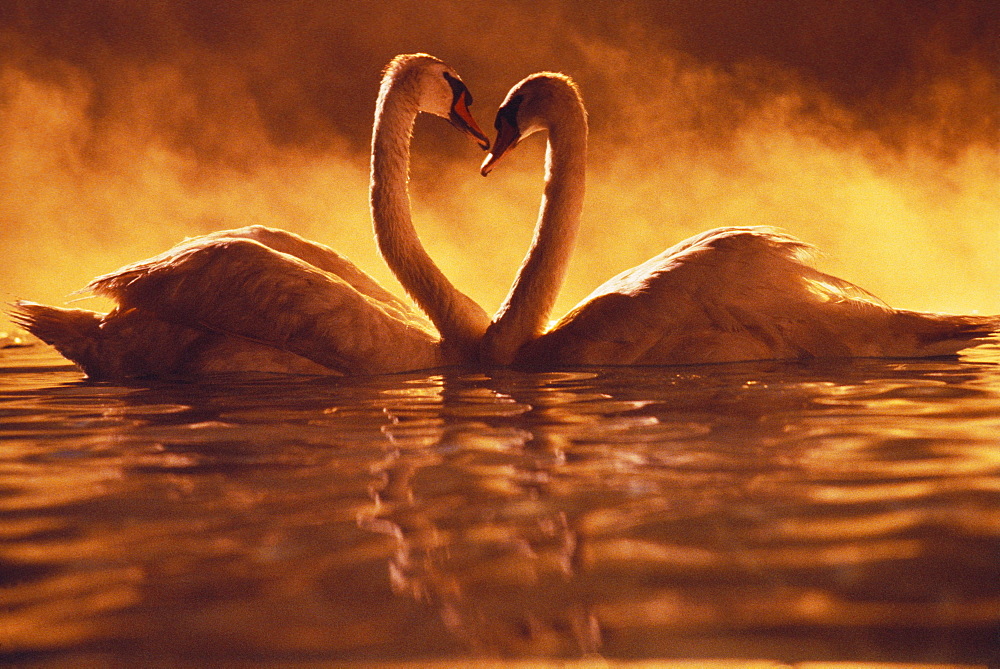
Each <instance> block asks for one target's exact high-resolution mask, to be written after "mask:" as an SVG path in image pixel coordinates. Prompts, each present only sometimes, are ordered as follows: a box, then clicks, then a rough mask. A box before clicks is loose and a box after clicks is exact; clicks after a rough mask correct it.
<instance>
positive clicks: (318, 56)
mask: <svg viewBox="0 0 1000 669" xmlns="http://www.w3.org/2000/svg"><path fill="white" fill-rule="evenodd" d="M603 4H604V5H605V6H601V5H600V4H599V3H581V2H573V1H570V0H566V1H559V0H531V1H527V0H523V1H522V0H517V1H510V0H508V1H503V0H496V1H491V2H463V3H447V2H438V3H431V2H415V1H414V2H408V1H383V2H351V3H342V2H331V3H325V2H306V1H303V0H299V1H294V0H293V1H286V2H281V3H275V2H272V1H270V0H243V1H242V2H239V3H206V2H203V0H164V1H162V2H145V1H136V0H61V1H58V2H57V1H45V2H43V1H41V0H35V1H30V0H7V1H6V2H3V3H2V4H0V248H2V249H3V255H2V257H0V296H2V298H3V301H4V302H10V301H13V300H15V299H19V298H23V299H31V300H35V301H41V302H47V303H51V304H65V303H66V302H67V301H69V300H72V299H74V296H72V295H70V293H71V292H72V291H74V290H76V289H78V288H80V287H82V286H83V285H84V284H85V283H86V282H87V281H88V280H89V279H91V278H92V277H93V276H95V275H98V274H102V273H104V272H108V271H111V270H113V269H115V268H117V267H119V266H121V265H123V264H125V263H128V262H131V261H134V260H138V259H140V258H143V257H147V256H150V255H154V254H156V253H159V252H161V251H163V250H164V249H165V248H167V247H168V246H170V245H172V244H173V243H175V242H177V241H179V240H181V239H183V238H184V237H186V236H191V235H196V234H201V233H206V232H210V231H212V230H217V229H223V228H229V227H238V226H243V225H247V224H251V223H262V224H266V225H270V226H275V227H280V228H284V229H287V230H290V231H293V232H297V233H299V234H301V235H304V236H305V237H307V238H310V239H313V240H316V241H319V242H322V243H324V244H328V245H330V246H332V247H333V248H334V249H336V250H338V251H340V252H341V253H343V254H345V255H347V256H348V257H349V258H351V259H352V260H353V261H355V262H356V263H357V264H358V265H359V266H361V267H362V268H363V269H364V270H366V271H368V272H369V273H371V274H372V275H373V276H375V277H376V278H377V279H378V280H379V281H381V282H382V283H383V284H384V285H387V286H389V287H390V288H391V289H392V290H394V291H395V292H397V293H400V294H401V290H400V289H399V288H398V284H397V283H396V282H395V281H394V280H393V279H392V277H391V274H390V273H389V271H388V269H387V268H386V267H385V265H384V263H383V262H382V260H381V258H380V257H379V256H378V253H377V250H376V248H375V244H374V241H373V239H372V232H371V223H370V220H369V214H368V203H367V196H368V187H367V181H368V150H369V140H370V128H371V121H372V114H373V109H374V102H375V95H376V92H377V88H378V82H379V76H380V72H381V69H382V67H383V66H384V65H385V63H387V62H388V61H389V60H390V59H391V58H392V57H393V56H394V55H396V54H399V53H407V52H414V51H425V52H428V53H431V54H433V55H435V56H438V57H440V58H442V59H443V60H445V61H446V62H448V63H449V64H450V65H452V66H453V67H454V68H455V69H456V70H457V71H458V72H459V73H460V74H461V76H462V77H463V79H464V80H465V82H466V83H467V84H468V86H469V88H470V90H471V91H472V93H473V96H474V98H475V103H474V105H473V107H472V111H473V114H474V115H475V116H476V118H477V120H478V121H479V122H480V125H482V126H483V128H484V129H488V130H489V131H490V133H489V134H491V135H492V123H493V114H494V112H495V111H496V108H497V106H498V105H499V104H500V102H501V101H502V99H503V97H504V95H505V94H506V91H507V90H508V88H509V87H510V86H512V85H513V84H514V83H516V82H517V81H518V80H520V79H521V78H522V77H524V76H525V75H527V74H530V73H531V72H535V71H539V70H557V71H561V72H565V73H566V74H569V75H570V76H572V77H574V78H575V79H576V80H577V82H578V83H579V84H580V87H581V90H582V92H583V96H584V99H585V101H586V102H587V104H588V110H589V114H590V123H591V149H590V159H589V165H590V168H589V172H588V191H587V201H586V206H585V209H584V221H583V228H582V230H581V234H580V241H579V244H578V247H577V251H576V253H575V255H574V258H573V263H572V265H571V267H570V274H569V277H568V279H567V283H566V286H565V287H564V289H563V292H562V294H561V296H560V300H559V303H558V305H557V312H558V313H559V314H561V313H562V312H563V311H565V310H566V309H568V308H569V307H571V306H572V305H573V304H575V303H576V302H577V301H578V300H579V299H581V298H582V297H584V296H585V295H586V294H588V293H589V292H590V291H591V290H592V289H593V288H594V287H596V286H597V285H598V284H600V283H602V282H603V281H604V280H605V279H607V278H609V277H610V276H612V275H614V274H616V273H617V272H619V271H621V270H623V269H626V268H628V267H631V266H633V265H636V264H638V263H640V262H642V261H644V260H646V259H647V258H649V257H650V256H652V255H654V254H656V253H659V252H660V251H662V250H663V249H664V248H665V247H667V246H671V245H673V244H674V243H676V242H678V241H680V240H681V239H683V238H684V237H687V236H688V235H691V234H693V233H696V232H700V231H702V230H705V229H707V228H711V227H715V226H719V225H745V224H770V225H776V226H779V227H781V228H783V229H785V230H787V231H789V232H791V233H792V234H794V235H796V236H798V237H800V238H802V239H804V240H806V241H808V242H811V243H813V244H815V245H817V246H818V247H819V248H820V250H821V251H822V252H823V255H821V256H820V257H819V258H818V261H817V262H818V265H819V267H820V268H821V269H823V270H824V271H828V272H831V273H834V274H837V275H839V276H841V277H843V278H845V279H848V280H850V281H853V282H855V283H857V284H859V285H860V286H862V287H863V288H866V289H868V290H870V291H871V292H873V293H875V294H876V295H878V296H879V297H881V298H882V299H884V300H885V301H886V302H888V303H889V304H891V305H893V306H898V307H906V308H913V309H926V310H941V311H953V312H972V311H978V312H980V313H1000V154H998V147H1000V140H998V117H1000V87H998V82H1000V71H998V70H1000V16H998V15H1000V4H998V3H997V2H996V0H980V1H977V2H973V1H962V0H954V1H943V0H942V1H939V2H930V1H928V2H923V1H922V2H908V1H903V0H898V1H896V2H864V1H862V0H850V1H837V0H813V1H805V2H802V1H799V0H795V1H792V0H779V1H776V2H768V3H760V2H742V3H741V2H733V1H729V0H675V1H662V2H653V1H638V0H633V1H631V2H628V1H626V2H607V3H603ZM543 150H544V142H543V141H542V139H541V138H540V137H533V138H531V139H530V140H528V141H526V142H525V143H524V146H523V147H521V148H520V149H519V150H518V151H517V152H515V153H514V154H512V155H511V156H510V157H508V158H507V159H506V160H505V161H504V162H503V163H502V164H501V165H500V166H498V167H497V169H496V170H494V172H493V173H492V174H491V175H490V176H489V177H488V178H483V177H481V176H479V173H478V167H479V164H480V162H481V161H482V159H483V157H484V154H483V153H482V152H481V151H480V150H479V149H478V148H477V147H476V146H475V144H474V143H473V142H471V141H469V140H468V138H466V137H463V136H462V135H460V134H459V133H457V132H455V131H454V130H453V129H451V128H450V127H449V126H448V124H447V123H446V122H445V121H443V120H441V119H436V118H422V119H421V120H420V121H419V122H418V124H417V129H416V136H415V140H414V150H413V158H414V163H413V167H412V183H411V192H412V194H413V203H414V220H415V223H416V225H417V228H418V230H419V231H420V233H421V237H422V239H423V240H424V243H425V245H426V246H427V248H428V251H429V253H430V254H431V256H432V257H433V258H434V259H435V260H436V261H437V262H438V264H439V265H440V266H441V267H442V269H443V270H444V272H445V274H447V275H448V276H449V277H450V278H451V279H452V280H453V281H454V282H455V283H456V284H457V285H458V286H459V287H460V288H461V289H462V290H464V291H465V292H467V293H468V294H469V295H470V296H472V297H473V298H474V299H475V300H476V301H478V302H479V303H480V304H482V305H483V306H484V307H485V308H486V309H487V311H490V312H492V311H493V310H494V309H495V308H496V307H497V305H498V304H499V302H500V301H501V300H502V298H503V296H504V295H505V294H506V291H507V289H508V287H509V285H510V281H511V279H512V278H513V275H514V273H515V271H516V269H517V267H518V265H519V263H520V259H521V257H522V255H523V253H524V251H525V249H526V247H527V244H528V241H529V239H530V236H531V230H532V226H533V224H534V222H535V218H536V213H537V207H538V200H539V197H540V195H541V177H542V157H543ZM76 306H81V307H88V308H97V309H105V308H106V307H107V305H106V304H105V303H103V302H100V301H98V300H85V301H82V302H79V303H77V304H76Z"/></svg>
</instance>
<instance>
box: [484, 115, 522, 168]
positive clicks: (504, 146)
mask: <svg viewBox="0 0 1000 669" xmlns="http://www.w3.org/2000/svg"><path fill="white" fill-rule="evenodd" d="M496 125H497V140H496V141H495V142H494V143H493V150H492V151H490V155H488V156H486V160H484V161H483V165H482V167H480V168H479V173H480V174H482V175H483V176H486V175H487V174H489V173H490V172H492V171H493V168H494V167H495V166H496V164H497V162H499V160H500V159H501V158H503V157H504V156H506V155H507V154H508V153H509V152H510V150H511V149H513V148H514V147H515V146H517V143H518V142H519V141H521V131H520V130H518V129H517V125H515V124H514V123H512V122H511V121H510V120H509V119H508V118H507V116H506V115H505V114H498V115H497V124H496Z"/></svg>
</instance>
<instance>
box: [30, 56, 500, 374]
mask: <svg viewBox="0 0 1000 669" xmlns="http://www.w3.org/2000/svg"><path fill="white" fill-rule="evenodd" d="M471 102H472V97H471V95H470V93H469V91H468V89H467V88H466V86H465V84H464V83H463V82H462V80H461V79H460V78H459V76H458V74H457V73H456V72H455V71H454V70H453V69H451V68H450V67H448V66H447V65H446V64H445V63H443V62H442V61H440V60H438V59H437V58H434V57H433V56H429V55H427V54H408V55H402V56H397V57H396V58H395V59H393V60H392V61H391V62H390V63H389V64H388V66H387V67H386V69H385V71H384V72H383V76H382V81H381V85H380V89H379V94H378V101H377V103H376V108H375V122H374V127H373V132H372V145H371V147H372V152H371V155H372V158H371V190H370V203H371V211H372V220H373V224H374V227H375V233H376V238H377V241H378V244H379V248H380V250H381V252H382V254H383V256H384V258H385V259H386V261H387V263H388V264H389V266H390V268H391V269H393V270H394V271H395V272H396V274H397V276H398V277H399V279H400V282H401V283H402V285H403V286H404V288H405V289H406V290H407V292H408V293H409V294H410V295H411V296H412V297H413V299H414V300H415V301H416V303H417V304H418V305H419V306H420V308H421V309H423V310H424V311H425V312H426V313H427V315H428V316H429V317H430V320H431V322H432V323H433V326H431V325H430V323H428V322H427V321H426V320H425V319H424V318H423V317H421V316H420V315H419V314H418V313H416V312H415V311H414V310H413V309H412V308H410V307H409V306H407V304H406V303H404V302H403V301H402V300H400V299H398V298H396V297H395V296H393V295H392V294H390V293H389V292H388V291H386V290H385V289H384V288H382V287H381V286H379V285H378V283H377V282H376V281H375V280H374V279H373V278H372V277H370V276H369V275H368V274H366V273H365V272H363V271H362V270H361V269H359V268H358V267H356V266H355V265H354V264H353V263H351V262H350V261H349V260H347V259H346V258H344V257H342V256H340V255H339V254H337V253H336V252H334V251H333V250H331V249H330V248H328V247H326V246H323V245H321V244H317V243H314V242H310V241H307V240H305V239H303V238H302V237H300V236H298V235H296V234H294V233H291V232H284V231H281V230H276V229H272V228H268V227H264V226H249V227H245V228H240V229H236V230H226V231H221V232H215V233H211V234H208V235H204V236H201V237H196V238H193V239H188V240H185V241H183V242H181V243H180V244H178V245H177V246H175V247H173V248H171V249H169V250H168V251H166V252H165V253H162V254H160V255H158V256H155V257H153V258H150V259H147V260H143V261H140V262H137V263H133V264H131V265H127V266H125V267H122V268H121V269H118V270H117V271H114V272H112V273H110V274H106V275H104V276H99V277H97V278H96V279H94V280H92V281H91V282H90V283H89V284H88V285H87V286H86V287H85V288H84V289H83V290H84V291H90V292H92V293H95V294H98V295H103V296H106V297H109V298H111V299H113V300H114V301H115V302H116V303H117V304H116V306H115V308H114V309H113V310H112V311H111V312H110V313H107V314H100V313H97V312H94V311H87V310H83V309H64V308H59V307H51V306H45V305H41V304H37V303H33V302H27V301H20V302H18V303H16V304H15V305H14V308H13V310H12V312H11V317H12V319H13V320H14V321H15V322H17V323H18V324H19V325H21V326H22V327H24V328H25V329H26V330H28V331H29V332H31V333H33V334H34V335H36V336H37V337H39V338H40V339H42V340H43V341H45V342H47V343H49V344H51V345H52V346H54V347H55V348H56V349H57V350H58V351H59V352H60V353H62V354H63V355H64V356H65V357H67V358H69V359H70V360H72V361H73V362H75V363H77V364H78V365H79V366H80V367H81V368H82V369H83V370H84V372H85V373H86V374H87V376H88V378H91V379H98V380H100V379H106V380H115V379H126V378H131V377H159V376H173V375H182V376H192V375H193V376H198V375H202V374H208V373H213V372H247V371H258V372H284V373H305V374H377V373H391V372H400V371H409V370H415V369H425V368H433V367H438V366H442V365H450V364H459V363H463V362H466V361H468V360H475V357H476V354H477V350H478V342H479V339H480V338H481V337H482V334H483V332H485V330H486V327H487V326H488V324H489V316H488V315H487V314H486V313H485V312H484V311H483V310H482V309H481V308H480V307H479V306H478V305H477V304H475V303H474V302H473V301H472V300H471V299H469V298H468V297H467V296H465V295H464V294H462V293H460V292H459V291H458V290H457V289H456V288H455V287H454V286H453V285H452V284H451V283H450V282H449V281H448V280H447V279H446V278H445V277H444V275H443V274H442V273H441V272H440V270H438V268H437V267H436V266H435V265H434V263H433V262H432V261H431V260H430V258H429V257H428V256H427V254H426V253H425V252H424V249H423V247H422V246H421V244H420V241H419V239H418V238H417V235H416V231H415V230H414V228H413V223H412V220H411V218H410V202H409V196H408V193H407V181H408V171H409V160H410V138H411V135H412V131H413V126H414V122H415V119H416V117H417V115H418V113H420V112H427V113H431V114H435V115H437V116H442V117H444V118H447V119H449V120H450V121H451V123H452V124H453V125H454V126H455V127H456V128H458V129H459V130H461V131H462V132H464V133H466V134H468V135H470V136H471V137H472V138H473V139H475V140H476V141H477V142H478V143H479V144H480V146H481V147H482V148H483V149H488V148H489V141H488V140H487V138H486V136H485V134H484V133H483V132H482V130H481V129H480V128H479V126H478V125H477V124H476V121H475V120H474V119H473V117H472V115H471V114H470V112H469V109H468V106H469V104H471ZM435 327H436V330H435Z"/></svg>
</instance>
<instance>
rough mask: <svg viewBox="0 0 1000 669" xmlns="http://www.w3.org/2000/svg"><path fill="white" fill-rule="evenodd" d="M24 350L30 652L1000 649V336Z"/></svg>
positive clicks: (5, 441) (4, 446)
mask: <svg viewBox="0 0 1000 669" xmlns="http://www.w3.org/2000/svg"><path fill="white" fill-rule="evenodd" d="M994 359H995V358H994ZM0 365H2V369H0V415H2V417H3V418H2V421H3V422H2V428H0V437H2V442H0V653H2V654H3V655H2V658H4V659H6V660H8V661H19V660H20V661H32V662H38V663H41V664H45V663H48V662H52V663H55V664H58V663H61V662H70V663H72V662H98V663H99V662H102V661H106V662H121V663H128V662H133V661H134V662H137V663H138V662H140V660H141V661H142V662H146V663H151V662H159V663H163V664H169V663H172V662H190V663H204V662H218V661H222V662H239V661H250V662H269V663H275V664H281V663H283V662H309V661H318V662H322V661H324V660H375V661H389V660H407V659H449V658H450V659H455V658H470V657H506V658H526V657H550V658H577V657H584V656H588V655H593V654H599V655H601V656H604V657H608V658H625V659H628V658H677V657H681V658H685V657H686V658H692V657H695V658H734V657H735V658H773V659H778V660H783V661H788V662H795V661H803V660H809V659H813V660H818V659H822V660H865V661H890V660H891V661H901V662H939V663H942V662H963V663H986V662H990V661H993V662H996V661H1000V637H998V630H1000V569H998V565H1000V445H998V444H1000V366H997V365H996V364H995V363H994V362H993V361H992V360H991V359H986V360H981V361H975V360H972V361H970V360H964V361H960V362H958V361H923V362H911V361H888V362H887V361H854V362H841V363H830V362H827V363H822V364H819V363H817V364H812V365H799V364H785V363H780V364H779V363H754V364H745V365H723V366H705V367H681V368H669V369H668V368H662V369H601V370H580V371H567V372H565V373H552V374H521V373H514V372H502V373H495V374H471V373H469V374H457V373H456V374H447V375H443V376H442V375H432V376H423V375H404V376H391V377H378V378H368V379H340V380H330V379H323V380H301V379H300V380H290V379H283V378H273V377H267V378H255V379H246V378H243V379H232V378H228V379H226V378H220V379H218V380H216V381H215V382H212V383H202V384H190V383H183V382H170V383H156V384H136V385H130V386H114V385H104V384H102V385H97V384H86V383H82V382H81V377H80V375H79V374H78V373H77V372H75V371H73V370H72V369H71V368H69V367H66V366H64V365H63V364H62V362H61V360H60V359H58V358H53V357H51V355H50V354H48V353H46V352H45V351H39V350H37V349H8V350H5V351H3V352H2V357H0Z"/></svg>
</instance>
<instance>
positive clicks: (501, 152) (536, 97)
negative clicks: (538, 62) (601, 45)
mask: <svg viewBox="0 0 1000 669" xmlns="http://www.w3.org/2000/svg"><path fill="white" fill-rule="evenodd" d="M573 116H579V117H580V118H582V119H583V120H584V123H586V112H584V107H583V100H582V98H581V96H580V91H579V89H578V88H577V86H576V83H575V82H574V81H573V80H572V79H570V78H569V77H567V76H566V75H565V74H560V73H558V72H538V73H536V74H532V75H530V76H528V77H526V78H525V79H523V80H521V81H520V82H519V83H518V84H517V85H515V86H514V87H513V88H512V89H510V92H509V93H507V97H506V98H505V99H504V101H503V104H502V105H500V109H499V110H497V115H496V120H495V121H494V124H493V125H494V127H495V128H496V131H497V138H496V141H495V142H493V150H492V151H490V154H489V155H488V156H486V160H484V161H483V165H482V168H481V169H480V172H481V174H482V175H483V176H486V175H487V174H489V173H490V172H491V171H492V170H493V167H494V166H495V165H496V164H497V162H498V161H499V160H500V159H501V158H503V157H504V156H505V155H507V154H508V153H509V152H510V151H511V150H512V149H513V148H514V147H515V146H517V145H518V143H519V142H520V141H521V140H522V139H524V138H525V137H527V136H529V135H531V134H534V133H536V132H540V131H542V130H548V131H549V132H551V131H552V128H553V127H555V126H556V125H558V124H560V123H563V122H565V121H566V120H569V119H571V118H572V117H573Z"/></svg>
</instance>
